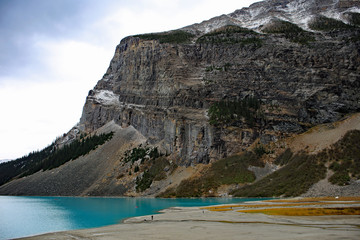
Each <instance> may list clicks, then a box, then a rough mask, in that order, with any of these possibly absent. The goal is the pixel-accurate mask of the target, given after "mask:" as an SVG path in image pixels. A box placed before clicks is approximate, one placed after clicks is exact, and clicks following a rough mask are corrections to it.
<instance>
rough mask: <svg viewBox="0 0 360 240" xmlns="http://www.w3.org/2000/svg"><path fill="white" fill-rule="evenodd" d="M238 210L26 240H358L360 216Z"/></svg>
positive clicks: (185, 212) (179, 211)
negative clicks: (278, 213) (282, 213)
mask: <svg viewBox="0 0 360 240" xmlns="http://www.w3.org/2000/svg"><path fill="white" fill-rule="evenodd" d="M259 203H262V202H255V203H254V202H251V203H249V204H259ZM341 206H343V205H342V204H340V203H339V204H335V205H332V207H341ZM346 206H349V204H346ZM351 206H357V207H359V206H360V204H359V203H356V204H351ZM238 209H241V207H234V208H231V209H230V210H227V211H211V210H210V209H202V208H199V207H187V208H183V207H181V208H180V207H175V208H170V209H166V210H163V211H162V214H157V215H153V216H154V219H153V220H151V216H141V217H134V218H129V219H126V220H125V221H124V223H122V224H116V225H112V226H106V227H101V228H92V229H84V230H73V231H65V232H56V233H48V234H43V235H39V236H34V237H28V238H23V239H147V240H149V239H182V240H183V239H307V240H308V239H317V240H318V239H327V240H329V239H360V215H350V216H335V215H331V216H311V217H309V216H302V217H300V216H296V217H294V216H273V215H266V214H262V213H240V212H238V211H237V210H238Z"/></svg>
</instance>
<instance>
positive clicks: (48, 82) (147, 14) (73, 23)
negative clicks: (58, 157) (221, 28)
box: [0, 0, 256, 159]
mask: <svg viewBox="0 0 360 240" xmlns="http://www.w3.org/2000/svg"><path fill="white" fill-rule="evenodd" d="M253 2H256V1H254V0H248V1H247V0H245V1H244V0H242V1H239V0H238V1H236V0H222V1H218V0H129V1H127V0H101V1H99V0H0V111H1V112H0V113H1V115H0V159H15V158H18V157H21V156H24V155H26V154H28V153H29V152H31V151H35V150H41V149H42V148H44V147H46V146H47V145H49V144H51V142H53V140H55V138H56V137H58V136H60V135H62V134H63V133H65V132H67V131H68V130H70V129H71V128H72V127H73V126H74V125H75V124H76V123H77V122H79V119H80V116H81V113H82V107H83V105H84V103H85V99H86V96H87V93H88V91H89V90H90V89H92V88H93V87H94V86H95V84H96V82H97V81H98V80H99V79H101V77H102V75H103V74H104V73H105V71H106V69H107V67H108V65H109V63H110V60H111V58H112V56H113V54H114V51H115V47H116V45H117V44H118V43H119V42H120V40H121V39H122V38H124V37H126V36H128V35H134V34H140V33H147V32H160V31H166V30H172V29H177V28H180V27H184V26H187V25H190V24H193V23H199V22H201V21H203V20H207V19H210V18H212V17H215V16H219V15H221V14H227V13H231V12H233V11H235V10H236V9H240V8H242V7H247V6H249V5H250V4H251V3H253Z"/></svg>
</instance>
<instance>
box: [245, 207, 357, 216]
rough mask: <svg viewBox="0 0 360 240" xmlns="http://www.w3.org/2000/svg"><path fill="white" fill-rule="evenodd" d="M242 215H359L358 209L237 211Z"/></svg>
mask: <svg viewBox="0 0 360 240" xmlns="http://www.w3.org/2000/svg"><path fill="white" fill-rule="evenodd" d="M238 212H242V213H264V214H268V215H283V216H325V215H360V207H342V208H268V209H250V210H239V211H238Z"/></svg>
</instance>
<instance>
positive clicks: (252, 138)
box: [0, 0, 360, 196]
mask: <svg viewBox="0 0 360 240" xmlns="http://www.w3.org/2000/svg"><path fill="white" fill-rule="evenodd" d="M359 19H360V4H359V1H350V0H348V1H342V0H322V1H315V0H311V1H302V0H292V1H290V0H288V1H286V0H277V1H275V0H267V1H262V2H259V3H255V4H253V5H251V6H250V7H249V8H244V9H240V10H237V11H235V12H233V13H231V14H228V15H222V16H219V17H215V18H213V19H210V20H207V21H204V22H202V23H199V24H194V25H191V26H187V27H184V28H182V29H179V30H174V31H169V32H163V33H153V34H142V35H137V36H129V37H126V38H124V39H123V40H121V42H120V44H119V45H118V46H117V47H116V50H115V54H114V57H113V59H112V60H111V62H110V66H109V68H108V69H107V71H106V73H105V74H104V76H103V78H102V79H101V80H99V82H98V83H97V85H96V86H95V87H94V89H92V90H90V91H89V95H88V96H87V99H86V103H85V106H84V108H83V113H82V117H81V119H80V122H79V123H78V124H77V125H76V126H75V127H74V128H73V129H72V130H71V131H70V132H69V133H68V134H66V135H65V136H64V137H63V138H61V139H58V140H57V142H56V143H57V146H58V147H61V146H63V145H66V144H68V143H69V142H71V141H73V139H76V138H79V136H80V135H81V134H92V133H94V132H95V131H97V130H99V129H101V128H102V127H104V126H107V124H109V123H111V124H112V125H113V126H116V131H115V133H116V134H115V138H114V139H116V140H114V139H112V140H110V141H109V142H108V143H105V145H103V146H102V147H100V149H108V150H106V151H105V150H103V152H101V153H100V152H99V151H100V150H95V151H93V152H91V153H89V155H87V156H84V157H81V159H83V160H84V162H82V163H81V161H82V160H81V159H78V160H75V161H72V162H68V163H66V164H65V165H63V166H61V167H59V169H58V170H57V169H55V170H52V172H50V171H43V172H38V173H35V174H34V175H32V176H28V177H27V179H18V180H16V181H13V182H11V183H10V184H7V185H4V186H2V187H0V193H6V194H39V195H48V194H49V195H86V194H90V195H108V194H115V195H116V194H117V195H152V196H153V195H156V194H158V193H160V192H165V190H166V189H167V188H169V189H170V188H171V189H172V190H171V191H170V190H169V191H168V194H169V195H168V196H177V194H178V193H179V191H180V190H179V189H178V190H176V187H177V186H178V185H179V186H180V185H181V183H180V182H181V181H182V180H184V179H185V178H188V177H189V176H193V179H197V178H194V176H202V175H208V176H212V175H211V174H213V175H216V174H217V172H216V171H217V170H218V168H220V167H224V168H226V169H228V167H229V164H234V165H233V166H235V165H236V166H237V167H238V168H239V169H243V170H239V172H241V173H242V174H243V175H242V176H237V175H236V176H235V177H234V178H233V179H232V180H226V181H225V180H224V181H219V182H217V183H216V184H215V183H214V184H213V185H211V186H210V185H209V186H207V187H205V185H206V184H205V183H204V184H205V185H202V186H199V189H202V190H201V191H200V190H199V191H198V192H197V193H198V194H200V195H212V194H214V195H221V194H224V195H227V194H228V193H229V192H231V191H235V190H237V189H238V188H240V187H241V186H242V184H243V183H246V182H251V181H254V180H255V179H256V176H255V175H254V173H253V171H250V170H246V169H247V167H249V166H248V165H251V166H254V167H259V168H262V167H264V166H265V167H266V169H268V172H271V171H274V170H276V169H277V168H276V167H271V166H272V164H274V162H275V161H276V159H277V158H278V155H279V154H282V153H283V152H284V151H285V149H286V148H288V147H289V146H290V147H291V146H292V145H291V144H290V143H289V142H288V139H291V138H294V137H296V136H297V135H298V134H301V133H304V132H306V131H308V130H309V129H314V128H313V127H315V126H317V125H320V124H327V123H334V122H336V121H339V120H342V119H344V118H346V117H347V116H349V115H351V114H354V113H357V112H360V50H359V49H360V38H359V37H360V28H359V25H360V20H359ZM126 129H131V132H132V131H134V133H133V134H134V136H137V137H138V138H137V139H134V138H131V139H130V140H128V141H129V142H132V143H133V144H132V145H126V144H125V142H126V141H127V140H124V139H123V138H122V137H121V136H122V135H121V134H123V133H124V131H130V130H126ZM351 129H357V127H355V126H354V127H352V128H350V129H348V130H351ZM135 132H136V134H135ZM127 136H128V135H127ZM125 139H126V138H125ZM337 140H339V139H337ZM140 143H142V146H140V147H139V144H140ZM289 144H290V145H289ZM304 145H306V143H305V144H304ZM329 146H330V145H329ZM314 148H315V147H314ZM154 149H156V151H155V150H154ZM301 150H305V148H304V149H302V148H299V145H297V146H296V147H294V148H293V152H294V153H296V152H298V151H301ZM105 152H106V153H105ZM155 152H156V154H155ZM249 152H251V153H252V155H251V154H250V153H249ZM239 153H245V154H248V153H249V154H250V155H246V156H247V158H246V159H245V160H241V161H244V164H238V162H237V161H238V160H236V159H235V160H234V159H230V160H226V161H228V162H226V161H225V162H226V163H225V162H224V163H222V162H221V161H219V160H220V159H229V158H227V157H231V156H234V155H237V154H239ZM151 154H155V155H154V157H152V156H149V155H151ZM85 159H94V162H92V160H91V161H90V160H86V161H85ZM95 159H97V160H96V161H99V162H98V163H99V164H100V162H101V164H104V166H106V167H104V166H103V167H101V169H102V170H101V171H99V172H97V173H96V174H95V173H92V172H91V171H90V170H89V171H90V172H89V174H88V175H89V176H85V172H84V179H87V180H86V181H85V180H79V181H84V182H88V184H87V185H86V186H85V185H84V186H83V187H79V189H81V190H78V191H70V190H69V191H67V190H66V189H65V190H60V189H63V188H62V187H59V188H58V189H59V190H56V191H52V192H51V191H49V190H46V191H45V188H47V187H48V186H49V185H54V184H55V182H61V181H63V180H61V178H60V176H61V175H64V176H68V175H67V174H68V173H69V174H70V173H71V172H72V170H70V169H75V165H76V164H79V167H80V165H81V166H86V167H85V169H87V168H92V167H91V165H93V166H97V164H98V163H95ZM156 159H162V160H158V161H157V160H156ZM241 159H242V158H241ZM249 159H250V160H249ZM239 161H240V160H239ZM289 161H290V160H289ZM294 161H295V160H294ZM334 161H335V160H334ZM352 161H354V165H356V164H357V163H356V161H358V159H357V158H356V159H353V160H352ZM245 162H246V163H245ZM340 162H341V161H340ZM75 163H76V164H75ZM222 164H224V166H223V165H222ZM247 164H248V165H247ZM269 164H270V165H271V166H270V165H269ZM319 164H320V163H319ZM321 164H325V165H324V168H328V167H329V164H331V163H330V162H329V163H321ZM275 165H276V164H275ZM340 165H341V163H340ZM67 166H68V167H67ZM99 166H100V165H99ZM269 166H270V167H269ZM341 166H342V165H341ZM356 166H357V165H356ZM67 168H68V169H67ZM244 168H245V170H244ZM110 169H111V170H110ZM159 169H161V171H160V170H159ZM189 169H191V170H189ZM234 169H235V167H234ZM249 169H251V168H249ZM341 169H342V168H341ZM61 171H63V172H61ZM84 171H85V170H84ZM86 171H87V170H86ZM185 172H186V173H185ZM258 172H261V171H258ZM210 173H211V174H210ZM46 174H47V175H48V176H47V175H46ZM348 174H350V175H349V176H350V177H351V178H352V180H354V181H355V180H356V179H358V176H355V175H351V173H348ZM70 175H71V174H70ZM225 175H226V174H225ZM262 175H266V174H262ZM325 175H326V174H325ZM325 175H324V174H323V173H322V174H319V177H320V176H322V178H325ZM95 176H96V177H95ZM229 176H230V175H229ZM243 176H246V177H243ZM90 178H91V179H90ZM35 179H37V180H35ZM50 179H51V180H50ZM69 179H72V178H69ZM169 179H171V181H170V180H169ZM190 179H191V178H190ZM320 179H321V177H320ZM212 180H213V179H206V180H204V182H209V181H210V182H211V181H212ZM32 181H33V183H32ZM74 181H75V180H74ZM74 181H70V180H69V181H65V180H64V184H65V183H66V184H71V185H73V184H74V185H75V182H74ZM349 181H350V180H349ZM15 182H17V183H18V185H17V186H16V189H17V190H14V188H15V187H14V185H11V184H15ZM190 182H191V181H190ZM198 182H199V181H198ZM188 183H189V182H188ZM29 184H30V185H31V184H33V185H31V186H30V185H29ZM38 184H40V185H42V186H46V187H44V190H36V191H35V190H34V191H32V190H28V191H26V190H24V191H22V190H19V189H25V188H26V189H34V188H35V186H37V185H38ZM57 184H58V183H57ZM106 184H108V185H109V184H110V185H109V186H112V187H109V189H108V190H106ZM111 184H113V185H111ZM239 184H240V185H239ZM20 186H27V187H20ZM181 186H185V185H184V182H183V184H182V185H181ZM117 187H118V188H119V189H118V190H114V189H117ZM204 189H206V192H207V193H206V194H205V192H204V191H205V190H204ZM219 189H222V190H221V191H220V190H219ZM184 191H185V190H184ZM235 192H236V191H235ZM235 192H234V193H235ZM296 194H297V193H296ZM180 195H181V194H180ZM280 195H281V193H280Z"/></svg>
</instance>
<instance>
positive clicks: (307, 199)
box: [264, 196, 360, 202]
mask: <svg viewBox="0 0 360 240" xmlns="http://www.w3.org/2000/svg"><path fill="white" fill-rule="evenodd" d="M318 201H360V196H359V197H337V198H335V197H318V198H299V199H276V200H267V201H264V202H318Z"/></svg>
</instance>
